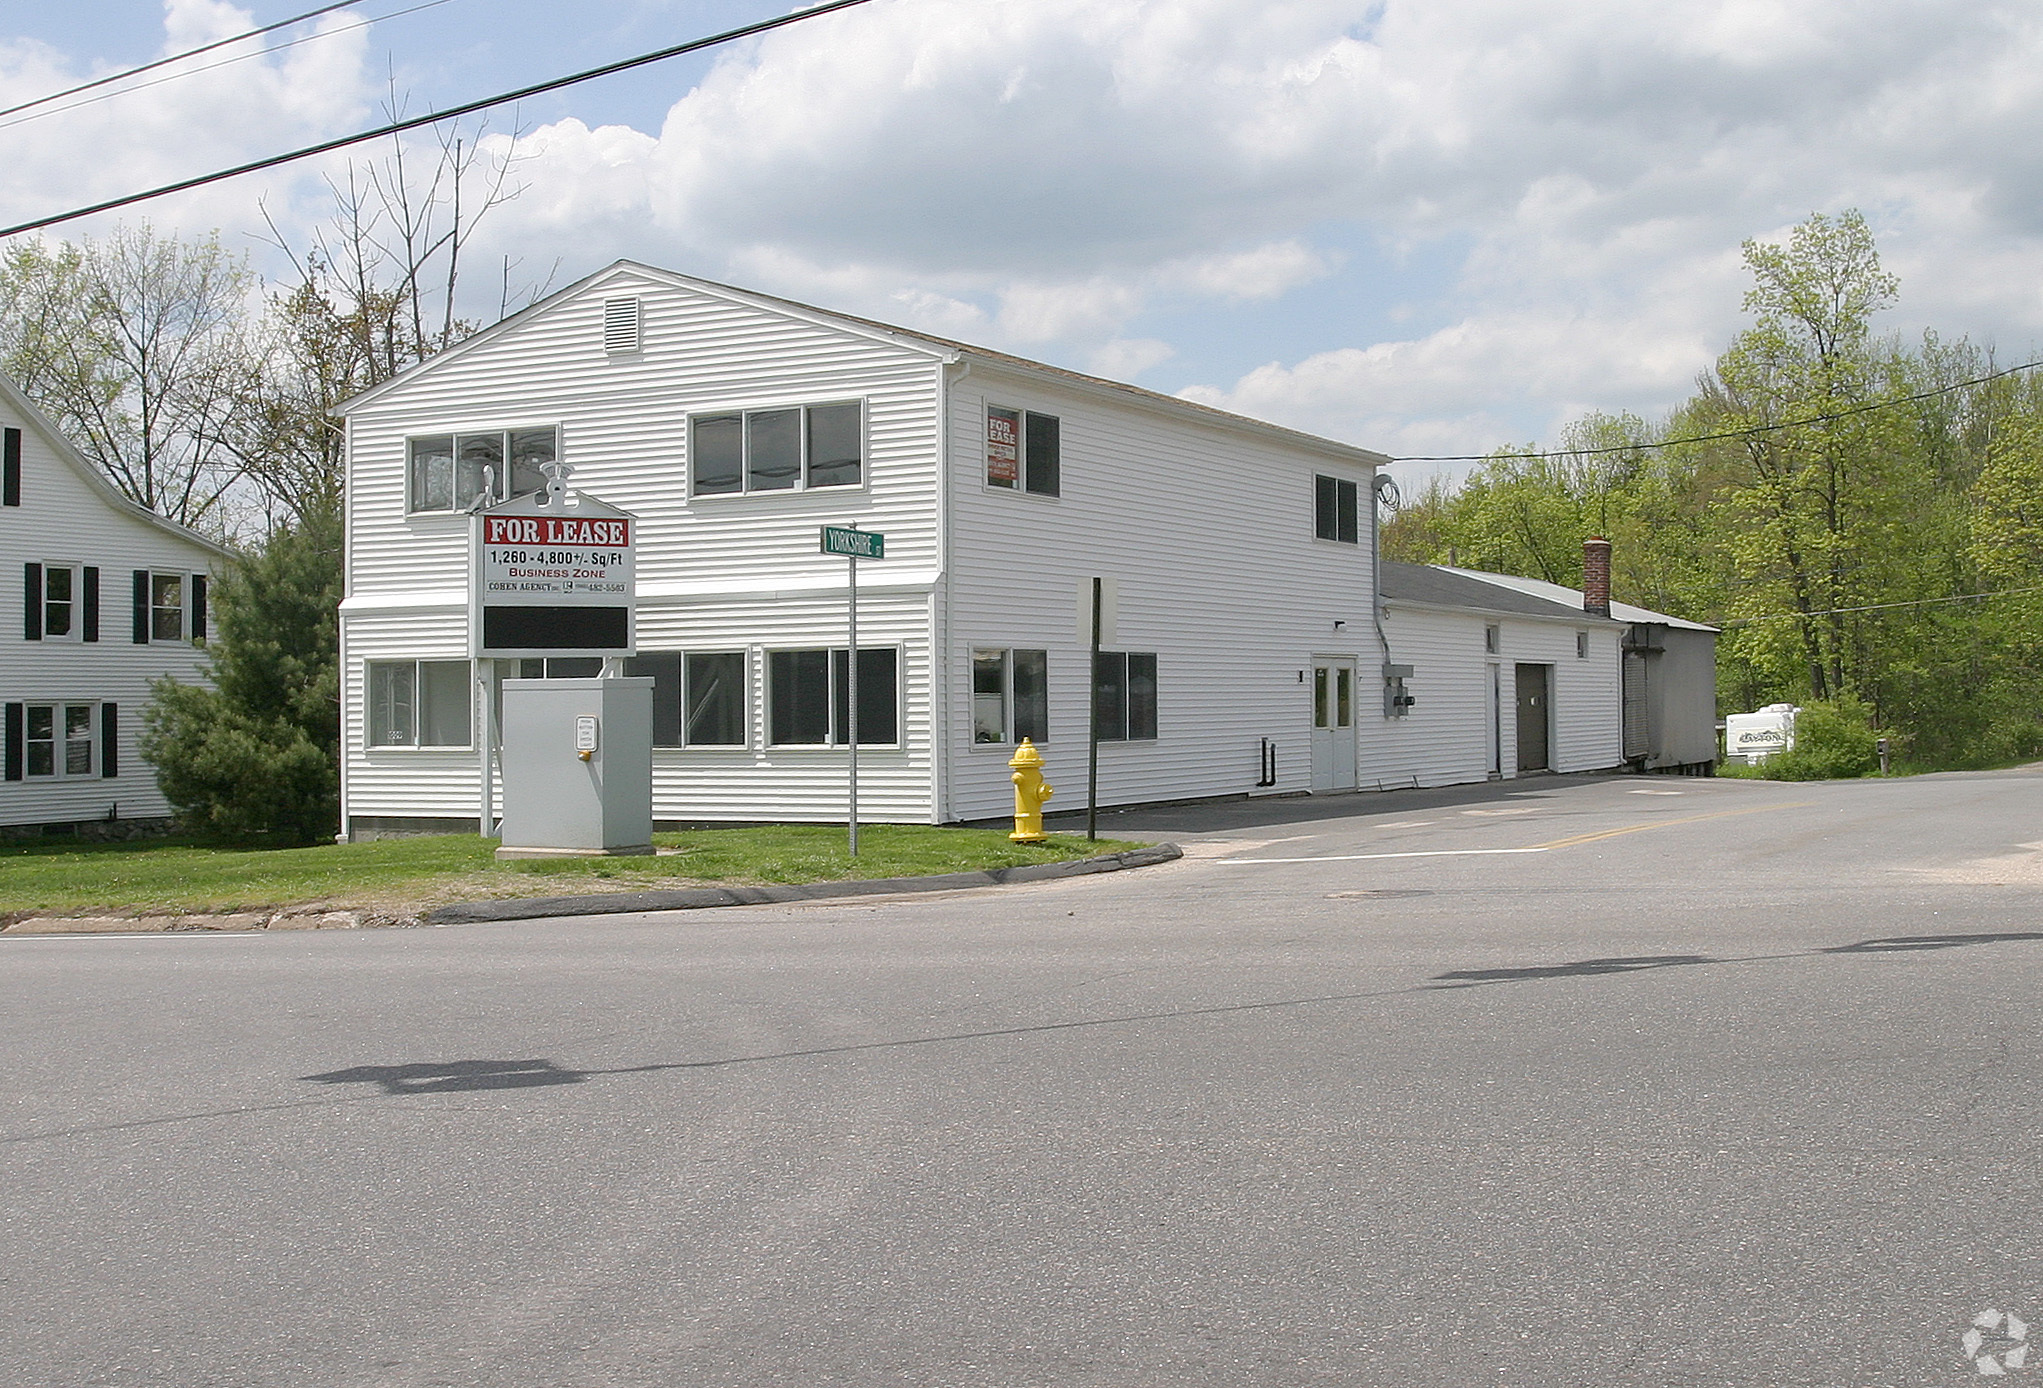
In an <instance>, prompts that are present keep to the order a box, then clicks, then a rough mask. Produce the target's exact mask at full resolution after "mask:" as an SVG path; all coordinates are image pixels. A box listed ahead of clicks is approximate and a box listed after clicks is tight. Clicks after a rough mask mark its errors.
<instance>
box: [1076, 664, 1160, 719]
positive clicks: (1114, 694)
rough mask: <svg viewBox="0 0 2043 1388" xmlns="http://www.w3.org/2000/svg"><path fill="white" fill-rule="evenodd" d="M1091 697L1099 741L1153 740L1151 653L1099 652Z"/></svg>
mask: <svg viewBox="0 0 2043 1388" xmlns="http://www.w3.org/2000/svg"><path fill="white" fill-rule="evenodd" d="M1092 698H1093V716H1094V717H1095V718H1097V719H1098V720H1099V730H1100V741H1102V742H1153V741H1155V740H1156V654H1155V652H1153V651H1151V652H1143V651H1101V652H1100V653H1099V657H1098V659H1096V660H1095V661H1094V662H1093V667H1092Z"/></svg>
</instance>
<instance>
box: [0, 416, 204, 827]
mask: <svg viewBox="0 0 2043 1388" xmlns="http://www.w3.org/2000/svg"><path fill="white" fill-rule="evenodd" d="M223 554H224V551H223V550H221V549H220V547H219V546H217V545H215V544H213V543H212V542H211V541H208V540H206V539H204V538H203V537H201V536H200V535H198V534H196V533H194V532H193V531H190V530H187V529H186V528H184V527H183V526H180V525H176V524H173V523H172V522H170V521H167V520H164V519H163V518H162V517H161V516H158V515H155V514H154V513H152V512H150V511H148V510H145V509H144V508H142V507H140V506H136V505H135V504H134V503H132V502H130V501H128V500H127V499H126V498H125V497H123V496H121V495H120V493H119V492H117V491H115V490H114V489H113V487H112V486H111V485H109V484H108V483H107V481H106V480H105V479H104V478H103V477H102V476H101V475H100V473H99V471H98V469H96V468H94V467H93V466H92V464H91V463H90V462H88V461H87V460H86V459H85V458H84V457H83V456H82V455H80V454H79V452H78V450H77V449H76V448H75V447H73V446H72V445H71V443H70V442H69V441H68V440H67V439H65V438H64V436H63V435H62V434H61V433H59V432H58V430H57V428H56V426H55V425H53V424H52V423H51V422H50V421H49V419H48V418H47V417H46V416H44V415H43V414H42V412H41V411H39V410H37V409H36V408H35V406H34V405H32V404H31V403H30V402H29V400H28V399H27V397H26V396H24V395H23V394H22V393H21V391H20V390H19V389H17V388H16V387H15V385H14V384H13V382H11V381H8V380H6V379H4V378H0V575H5V580H6V581H7V582H8V583H10V584H13V583H18V584H19V585H20V586H19V589H18V590H17V591H18V598H19V600H18V601H16V602H12V603H9V604H8V605H7V606H8V610H9V611H11V612H12V613H13V614H14V617H13V618H12V619H11V620H10V621H8V622H7V624H6V626H5V627H4V628H0V718H4V747H0V766H4V779H0V827H12V828H15V829H18V828H19V827H20V826H33V825H44V826H69V825H77V824H81V823H86V822H90V821H101V820H109V819H114V820H132V819H151V818H156V817H159V816H162V815H165V814H168V813H169V810H170V807H169V805H168V804H167V803H166V802H165V801H164V798H163V794H162V792H161V791H160V790H158V789H157V786H156V775H155V772H154V771H153V770H152V769H151V768H150V767H149V766H148V765H147V764H146V763H145V762H143V761H142V759H141V758H140V757H139V756H138V755H136V752H135V740H136V734H137V733H138V731H139V730H140V717H141V713H142V710H143V708H145V707H146V706H147V704H148V702H149V682H150V681H151V680H152V679H155V678H156V677H158V676H161V675H171V676H174V677H175V678H177V679H179V680H183V681H188V682H190V681H197V680H200V679H201V678H203V675H202V655H201V652H200V650H199V644H198V643H200V642H202V641H204V639H205V635H206V580H207V576H208V574H209V573H210V571H211V570H212V569H213V567H214V566H215V565H216V564H217V563H218V562H219V561H220V560H221V558H222V557H223Z"/></svg>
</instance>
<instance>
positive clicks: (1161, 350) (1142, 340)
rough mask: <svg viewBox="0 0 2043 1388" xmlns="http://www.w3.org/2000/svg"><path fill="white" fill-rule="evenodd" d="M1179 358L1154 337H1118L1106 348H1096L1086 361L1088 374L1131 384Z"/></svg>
mask: <svg viewBox="0 0 2043 1388" xmlns="http://www.w3.org/2000/svg"><path fill="white" fill-rule="evenodd" d="M1175 355H1177V349H1176V348H1174V347H1172V346H1171V345H1170V344H1169V343H1168V342H1160V341H1158V340H1157V339H1155V338H1153V337H1134V338H1129V337H1117V338H1115V339H1114V340H1113V341H1112V342H1109V343H1107V344H1106V345H1105V346H1102V347H1098V348H1095V349H1094V350H1093V352H1092V355H1091V356H1089V357H1088V358H1087V359H1086V364H1085V366H1086V370H1088V371H1090V372H1092V373H1093V374H1094V375H1095V376H1106V377H1108V378H1110V379H1112V380H1117V381H1132V380H1134V379H1135V378H1136V377H1137V376H1140V375H1141V374H1142V373H1143V372H1145V371H1147V370H1149V368H1151V367H1152V366H1161V365H1163V364H1164V363H1165V362H1167V361H1169V360H1170V359H1171V358H1172V357H1173V356H1175Z"/></svg>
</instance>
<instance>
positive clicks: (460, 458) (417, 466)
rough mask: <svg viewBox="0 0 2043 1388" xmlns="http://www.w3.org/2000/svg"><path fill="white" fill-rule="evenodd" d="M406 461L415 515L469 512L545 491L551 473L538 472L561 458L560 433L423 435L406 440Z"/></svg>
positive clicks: (541, 430)
mask: <svg viewBox="0 0 2043 1388" xmlns="http://www.w3.org/2000/svg"><path fill="white" fill-rule="evenodd" d="M405 456H406V460H407V470H408V473H409V477H408V480H407V483H406V485H407V488H408V495H409V497H410V505H411V509H412V510H413V511H466V510H467V509H468V508H469V507H471V506H473V505H475V504H476V503H477V502H479V501H506V500H509V499H510V498H511V497H514V496H530V495H532V494H533V493H534V492H539V491H543V490H545V488H546V474H545V473H543V472H541V471H540V470H539V467H540V464H542V463H551V462H554V461H555V460H557V459H558V458H559V457H560V430H559V429H558V428H557V427H555V426H553V425H547V426H546V427H544V428H539V429H478V430H476V431H474V432H473V433H460V434H422V435H420V436H418V437H416V438H413V439H409V440H407V441H406V443H405ZM485 492H487V493H488V496H487V497H485V495H484V493H485Z"/></svg>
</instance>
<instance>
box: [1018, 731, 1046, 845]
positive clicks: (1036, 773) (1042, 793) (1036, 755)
mask: <svg viewBox="0 0 2043 1388" xmlns="http://www.w3.org/2000/svg"><path fill="white" fill-rule="evenodd" d="M1008 765H1009V766H1010V767H1012V768H1014V775H1013V776H1012V777H1010V778H1009V779H1010V780H1012V781H1013V782H1014V832H1013V833H1012V834H1009V835H1008V837H1009V838H1010V839H1013V840H1014V841H1015V842H1016V843H1041V842H1043V841H1044V840H1045V839H1047V838H1049V837H1050V836H1049V835H1048V834H1046V833H1044V832H1043V802H1044V801H1045V800H1048V799H1049V798H1050V797H1051V796H1053V795H1055V794H1056V793H1057V792H1056V791H1055V790H1053V789H1051V788H1050V787H1049V786H1048V785H1047V784H1045V782H1044V780H1043V754H1042V753H1041V752H1038V751H1037V750H1036V745H1035V744H1034V743H1033V742H1030V741H1029V740H1028V739H1027V738H1023V739H1022V741H1021V746H1019V747H1017V748H1015V749H1014V760H1012V761H1010V762H1009V763H1008Z"/></svg>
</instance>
